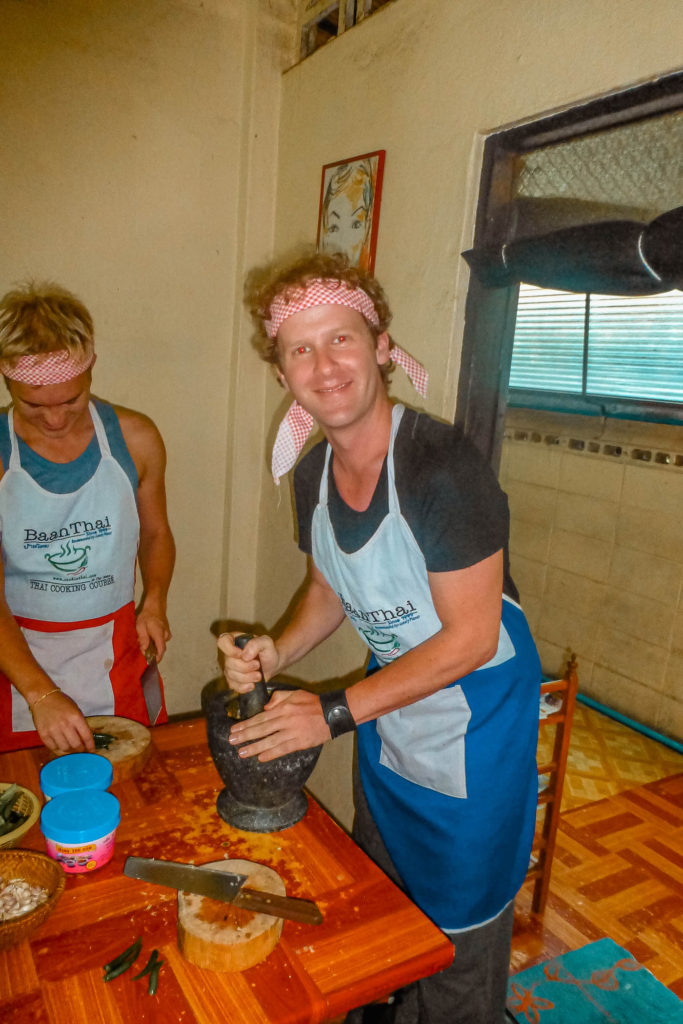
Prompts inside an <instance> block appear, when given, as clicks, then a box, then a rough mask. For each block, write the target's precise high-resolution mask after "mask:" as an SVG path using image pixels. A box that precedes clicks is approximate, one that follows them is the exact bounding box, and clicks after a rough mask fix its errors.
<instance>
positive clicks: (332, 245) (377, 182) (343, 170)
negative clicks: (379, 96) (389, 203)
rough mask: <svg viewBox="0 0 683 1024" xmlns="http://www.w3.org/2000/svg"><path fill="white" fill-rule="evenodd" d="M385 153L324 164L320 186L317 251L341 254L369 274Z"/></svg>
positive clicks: (375, 243) (373, 260) (376, 228)
mask: <svg viewBox="0 0 683 1024" xmlns="http://www.w3.org/2000/svg"><path fill="white" fill-rule="evenodd" d="M384 155H385V150H383V149H379V150H377V151H376V152H375V153H363V154H362V155H361V156H354V157H351V158H350V159H348V160H339V161H337V163H333V164H325V166H324V167H323V172H322V182H321V184H320V208H319V212H318V242H317V245H318V250H319V251H320V250H322V251H323V252H343V253H345V254H346V256H347V257H348V259H349V261H350V262H351V263H352V264H353V265H354V266H357V267H361V268H362V269H363V270H368V271H369V272H370V273H372V272H373V270H374V268H375V250H376V248H377V230H378V227H379V207H380V201H381V198H382V178H383V176H384Z"/></svg>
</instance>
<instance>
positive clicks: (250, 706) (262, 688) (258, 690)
mask: <svg viewBox="0 0 683 1024" xmlns="http://www.w3.org/2000/svg"><path fill="white" fill-rule="evenodd" d="M252 639H253V634H252V633H240V635H239V636H236V637H235V647H239V649H240V650H241V651H243V650H244V648H245V647H246V646H247V644H248V643H249V641H250V640H252ZM239 703H240V718H241V719H245V718H253V717H254V715H260V714H261V712H262V711H263V709H264V708H265V706H266V704H267V703H268V689H267V687H266V683H265V680H264V678H263V672H262V673H261V678H260V679H259V681H258V682H257V683H256V684H255V685H254V689H253V690H250V691H249V693H241V694H240V696H239Z"/></svg>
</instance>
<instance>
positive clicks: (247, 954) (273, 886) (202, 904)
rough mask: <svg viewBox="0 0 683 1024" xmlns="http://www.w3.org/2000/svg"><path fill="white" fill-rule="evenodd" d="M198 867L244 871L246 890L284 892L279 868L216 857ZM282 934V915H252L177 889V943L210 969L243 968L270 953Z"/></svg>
mask: <svg viewBox="0 0 683 1024" xmlns="http://www.w3.org/2000/svg"><path fill="white" fill-rule="evenodd" d="M202 867H207V868H215V869H216V870H218V871H232V872H234V873H235V874H239V875H246V876H247V881H246V882H245V883H244V884H245V885H246V886H247V887H248V888H250V889H260V890H265V891H266V892H272V893H276V894H277V895H279V896H285V895H286V891H285V885H284V882H283V881H282V879H281V878H280V876H279V875H278V873H277V871H273V869H272V868H269V867H266V865H265V864H255V863H254V862H253V861H250V860H217V861H213V862H212V863H211V864H203V865H202ZM281 932H282V918H279V917H271V916H270V914H254V913H253V912H252V911H250V910H242V909H241V908H240V907H235V906H234V905H233V904H232V903H223V902H221V901H219V900H212V899H209V898H208V897H207V896H198V895H196V894H195V893H189V892H179V893H178V947H179V949H180V952H181V953H182V955H183V956H184V957H185V959H186V960H189V961H190V963H193V964H195V966H196V967H203V968H205V969H206V970H209V971H246V970H248V969H249V968H250V967H254V966H255V965H256V964H260V963H261V961H262V960H265V959H266V957H267V956H268V955H269V954H270V953H272V951H273V950H274V949H275V947H276V946H277V944H278V942H279V939H280V934H281Z"/></svg>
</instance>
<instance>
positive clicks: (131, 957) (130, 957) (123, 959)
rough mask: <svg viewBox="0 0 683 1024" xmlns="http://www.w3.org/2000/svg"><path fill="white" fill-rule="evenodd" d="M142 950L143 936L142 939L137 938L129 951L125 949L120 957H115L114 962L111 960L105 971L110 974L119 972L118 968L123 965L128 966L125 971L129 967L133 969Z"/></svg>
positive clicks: (105, 966)
mask: <svg viewBox="0 0 683 1024" xmlns="http://www.w3.org/2000/svg"><path fill="white" fill-rule="evenodd" d="M141 949H142V936H140V938H137V939H136V940H135V942H134V943H133V944H132V945H131V946H129V947H128V949H124V951H123V952H122V953H119V955H118V956H115V957H114V959H113V960H110V961H109V963H108V964H105V965H104V970H105V971H106V972H107V973H108V974H109V973H111V972H112V971H118V968H119V967H121V966H122V965H123V964H125V965H126V967H124V970H126V969H127V968H128V967H132V966H133V964H134V963H135V961H136V960H137V958H138V956H139V955H140V950H141ZM118 973H119V974H120V973H122V972H120V971H118ZM107 980H109V979H107Z"/></svg>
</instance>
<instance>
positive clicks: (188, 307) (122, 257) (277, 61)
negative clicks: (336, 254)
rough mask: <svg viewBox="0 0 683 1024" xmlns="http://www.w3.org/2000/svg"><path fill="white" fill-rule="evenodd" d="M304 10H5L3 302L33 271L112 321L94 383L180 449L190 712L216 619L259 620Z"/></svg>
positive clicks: (174, 454)
mask: <svg viewBox="0 0 683 1024" xmlns="http://www.w3.org/2000/svg"><path fill="white" fill-rule="evenodd" d="M294 16H295V15H294V7H293V0H258V2H254V0H230V2H229V3H228V2H223V0H144V2H143V3H130V2H129V0H106V2H92V0H60V2H59V3H46V2H44V0H24V2H22V3H17V2H16V0H0V24H1V25H2V30H1V31H0V60H1V62H2V87H1V89H0V124H1V125H2V149H3V156H2V161H0V194H1V195H2V205H1V207H0V208H1V209H2V214H1V218H2V226H1V231H0V235H1V237H2V247H1V248H0V292H4V291H5V290H6V289H7V288H9V287H10V286H11V285H12V284H14V283H15V282H16V281H17V280H20V279H22V278H24V277H26V276H33V277H38V278H43V277H47V278H51V279H55V280H57V281H59V282H60V283H62V284H63V285H64V286H66V287H67V288H70V289H71V290H72V291H74V292H76V293H77V294H78V295H79V296H80V297H81V298H82V299H83V300H84V301H85V303H86V304H87V305H88V306H89V308H90V309H91V312H92V314H93V317H94V320H95V327H96V339H97V350H98V354H99V358H98V363H97V367H96V370H95V374H94V390H95V392H96V393H99V394H101V395H102V396H103V397H106V398H108V399H110V400H112V401H115V402H119V403H121V404H123V405H128V406H130V407H132V408H136V409H140V410H142V411H144V412H146V413H148V414H149V415H150V416H151V417H152V418H153V419H154V420H155V421H156V423H157V425H158V426H159V428H160V429H161V432H162V434H163V436H164V439H165V441H166V446H167V449H168V457H169V461H168V499H169V511H170V518H171V522H172V526H173V529H174V532H175V536H176V541H177V546H178V562H177V569H176V573H175V578H174V582H173V586H172V590H171V596H170V603H169V617H170V620H171V626H172V629H173V633H174V639H173V641H172V644H171V646H170V648H169V652H168V655H167V657H166V659H165V661H164V663H163V666H162V669H163V674H164V677H165V680H166V684H167V696H168V705H169V710H170V711H171V712H179V711H184V710H189V709H193V708H198V707H199V699H200V690H201V687H202V686H203V685H204V684H205V683H206V682H207V681H208V680H209V679H211V678H212V677H213V676H215V675H216V672H217V665H216V655H215V641H214V638H213V637H212V635H211V632H210V628H211V624H212V622H213V621H214V620H215V619H217V618H219V617H220V616H221V615H224V614H225V612H226V610H227V608H228V606H229V604H230V602H231V601H232V600H235V601H239V604H240V607H242V608H245V609H246V611H245V613H244V614H245V617H247V618H251V617H252V616H253V614H254V581H255V579H256V573H255V566H254V561H253V559H251V558H250V559H243V558H242V557H241V555H240V553H241V552H243V551H244V552H248V551H252V552H253V551H255V550H256V541H257V537H256V524H255V518H254V515H253V509H254V507H256V506H257V505H258V497H259V491H260V479H259V477H258V474H256V473H254V471H253V465H254V463H255V462H257V461H258V459H259V457H260V455H261V453H262V450H263V439H262V433H263V429H264V427H263V423H264V407H263V402H264V386H265V382H264V377H263V374H262V373H261V370H260V367H259V365H258V363H257V362H256V361H255V360H254V359H253V358H252V357H251V352H250V350H249V347H248V344H247V342H246V340H245V338H246V333H247V332H246V331H245V324H244V320H243V317H242V313H241V301H240V296H241V288H242V279H243V275H244V267H245V266H247V265H249V264H250V263H251V262H252V261H253V260H254V259H257V258H261V257H262V256H263V255H264V254H265V253H267V252H268V251H269V250H270V247H271V244H272V228H273V201H274V188H275V176H276V156H277V125H278V119H279V102H280V88H281V70H282V68H283V67H284V66H285V65H286V64H287V63H288V62H290V60H291V53H292V45H293V32H292V23H293V18H294Z"/></svg>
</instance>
